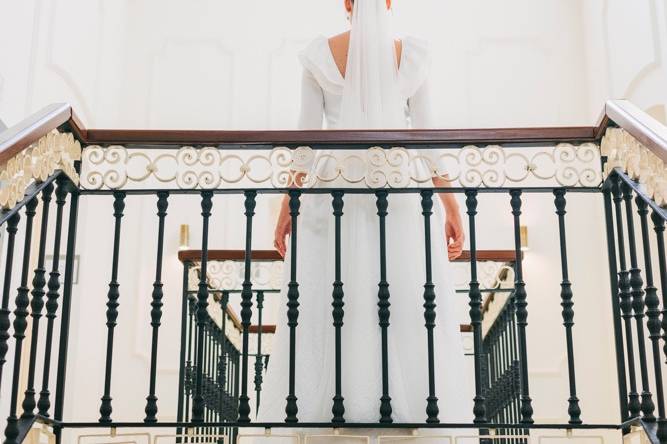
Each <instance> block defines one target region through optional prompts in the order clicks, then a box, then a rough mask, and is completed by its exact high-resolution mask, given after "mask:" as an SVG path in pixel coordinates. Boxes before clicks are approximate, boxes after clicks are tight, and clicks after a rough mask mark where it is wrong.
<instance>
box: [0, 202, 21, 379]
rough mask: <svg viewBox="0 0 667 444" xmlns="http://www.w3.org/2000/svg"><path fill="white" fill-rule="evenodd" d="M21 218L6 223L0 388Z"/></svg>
mask: <svg viewBox="0 0 667 444" xmlns="http://www.w3.org/2000/svg"><path fill="white" fill-rule="evenodd" d="M20 219H21V216H20V215H19V213H15V214H14V215H13V216H12V217H10V218H9V220H8V221H7V235H8V238H7V255H6V257H5V279H4V283H3V288H2V308H1V309H0V386H1V382H2V374H3V370H4V366H5V362H7V359H6V358H7V351H8V350H9V344H8V343H7V341H8V340H9V337H10V336H9V327H10V326H11V323H10V321H9V314H10V311H9V298H10V294H11V291H12V271H13V265H14V246H15V243H16V233H17V232H18V225H19V221H20Z"/></svg>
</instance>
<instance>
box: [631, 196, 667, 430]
mask: <svg viewBox="0 0 667 444" xmlns="http://www.w3.org/2000/svg"><path fill="white" fill-rule="evenodd" d="M635 202H636V204H637V213H638V214H639V220H640V224H641V233H642V243H643V247H644V248H643V251H644V273H645V275H646V287H645V293H646V309H647V311H646V315H647V317H648V321H647V327H648V331H649V339H650V341H651V346H652V352H653V372H654V373H653V374H654V377H655V396H656V398H657V400H658V430H657V433H658V438H660V442H667V420H666V419H665V398H664V389H663V383H662V365H661V364H662V362H661V361H662V360H661V358H660V338H661V335H660V298H658V289H657V288H656V287H655V285H654V283H653V264H652V258H651V239H650V237H649V230H648V203H647V202H646V201H645V200H644V198H643V197H642V196H639V195H638V196H637V198H636V199H635Z"/></svg>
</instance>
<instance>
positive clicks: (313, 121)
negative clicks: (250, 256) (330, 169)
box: [273, 69, 324, 257]
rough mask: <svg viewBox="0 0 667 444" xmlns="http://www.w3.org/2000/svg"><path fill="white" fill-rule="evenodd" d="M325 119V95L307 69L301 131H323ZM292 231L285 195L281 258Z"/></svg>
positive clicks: (278, 241) (278, 234)
mask: <svg viewBox="0 0 667 444" xmlns="http://www.w3.org/2000/svg"><path fill="white" fill-rule="evenodd" d="M323 117H324V93H323V92H322V88H321V87H320V85H319V84H318V83H317V80H315V77H313V75H312V74H311V73H310V71H308V70H307V69H304V70H303V76H302V79H301V114H300V116H299V129H302V130H305V129H322V119H323ZM293 173H294V172H293ZM304 176H305V174H304V173H294V182H293V183H292V184H290V186H291V187H299V186H300V184H301V183H302V181H303V178H304ZM291 231H292V219H291V217H290V214H289V196H287V195H284V196H283V199H282V202H281V204H280V213H279V214H278V222H277V223H276V230H275V234H274V240H273V246H274V247H275V248H276V250H278V252H279V253H280V255H281V256H283V257H285V252H286V251H287V242H286V238H287V236H289V234H290V232H291Z"/></svg>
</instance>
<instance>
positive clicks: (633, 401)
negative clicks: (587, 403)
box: [612, 177, 641, 418]
mask: <svg viewBox="0 0 667 444" xmlns="http://www.w3.org/2000/svg"><path fill="white" fill-rule="evenodd" d="M612 192H613V194H614V210H615V215H616V232H617V233H616V235H617V236H616V237H617V241H618V258H619V266H620V271H619V272H618V292H619V296H618V297H619V299H620V309H621V312H622V315H621V316H622V318H623V324H624V327H625V342H626V345H625V346H626V349H627V352H628V379H629V381H630V392H629V393H628V410H629V412H630V416H631V417H633V418H634V417H637V416H639V414H640V412H641V403H640V401H639V393H637V377H636V372H635V354H634V343H633V340H632V295H631V294H630V272H629V271H628V267H627V262H626V255H625V230H624V228H623V208H622V203H623V193H622V191H621V179H620V178H618V177H617V178H616V180H615V181H614V183H613V185H612Z"/></svg>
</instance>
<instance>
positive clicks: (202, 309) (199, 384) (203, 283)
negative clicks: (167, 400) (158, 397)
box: [192, 191, 213, 422]
mask: <svg viewBox="0 0 667 444" xmlns="http://www.w3.org/2000/svg"><path fill="white" fill-rule="evenodd" d="M212 199H213V192H212V191H202V192H201V210H202V212H201V215H202V241H201V242H202V247H201V250H202V251H201V263H200V265H199V286H198V290H197V315H196V316H197V345H196V349H195V361H196V364H195V367H196V372H197V374H196V382H195V394H194V396H193V398H192V421H193V422H202V421H204V398H203V396H202V388H203V384H204V374H203V372H204V354H203V349H204V329H205V328H206V320H207V318H208V311H207V307H208V282H207V278H208V276H207V266H208V224H209V218H210V217H211V209H212V208H213V200H212Z"/></svg>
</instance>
